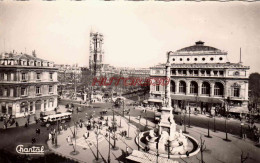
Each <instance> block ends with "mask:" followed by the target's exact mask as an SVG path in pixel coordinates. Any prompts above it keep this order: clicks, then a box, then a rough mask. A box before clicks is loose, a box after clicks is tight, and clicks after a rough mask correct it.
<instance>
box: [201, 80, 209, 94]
mask: <svg viewBox="0 0 260 163" xmlns="http://www.w3.org/2000/svg"><path fill="white" fill-rule="evenodd" d="M201 93H202V94H204V95H209V94H210V85H209V83H207V82H203V83H202V88H201Z"/></svg>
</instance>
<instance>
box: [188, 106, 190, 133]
mask: <svg viewBox="0 0 260 163" xmlns="http://www.w3.org/2000/svg"><path fill="white" fill-rule="evenodd" d="M188 127H189V128H190V107H189V125H188Z"/></svg>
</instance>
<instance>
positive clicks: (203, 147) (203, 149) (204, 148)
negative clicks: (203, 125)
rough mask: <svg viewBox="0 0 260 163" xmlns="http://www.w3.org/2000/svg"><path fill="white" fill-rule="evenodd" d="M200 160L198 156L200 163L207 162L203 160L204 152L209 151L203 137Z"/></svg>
mask: <svg viewBox="0 0 260 163" xmlns="http://www.w3.org/2000/svg"><path fill="white" fill-rule="evenodd" d="M199 147H200V159H199V158H198V157H197V156H196V158H197V159H198V160H199V162H200V163H205V161H204V160H203V152H204V151H205V150H206V149H207V147H206V145H205V140H202V138H201V136H200V145H199Z"/></svg>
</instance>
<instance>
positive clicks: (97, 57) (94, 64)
mask: <svg viewBox="0 0 260 163" xmlns="http://www.w3.org/2000/svg"><path fill="white" fill-rule="evenodd" d="M102 45H103V35H102V34H101V33H98V32H93V31H91V32H90V46H89V48H90V49H89V53H90V54H89V69H90V71H91V74H92V75H94V76H101V75H102V70H103V59H104V51H103V47H102Z"/></svg>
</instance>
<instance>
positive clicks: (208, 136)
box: [206, 117, 212, 138]
mask: <svg viewBox="0 0 260 163" xmlns="http://www.w3.org/2000/svg"><path fill="white" fill-rule="evenodd" d="M209 122H210V117H209V119H208V135H206V137H207V138H212V137H211V136H210V134H209V124H210V123H209Z"/></svg>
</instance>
